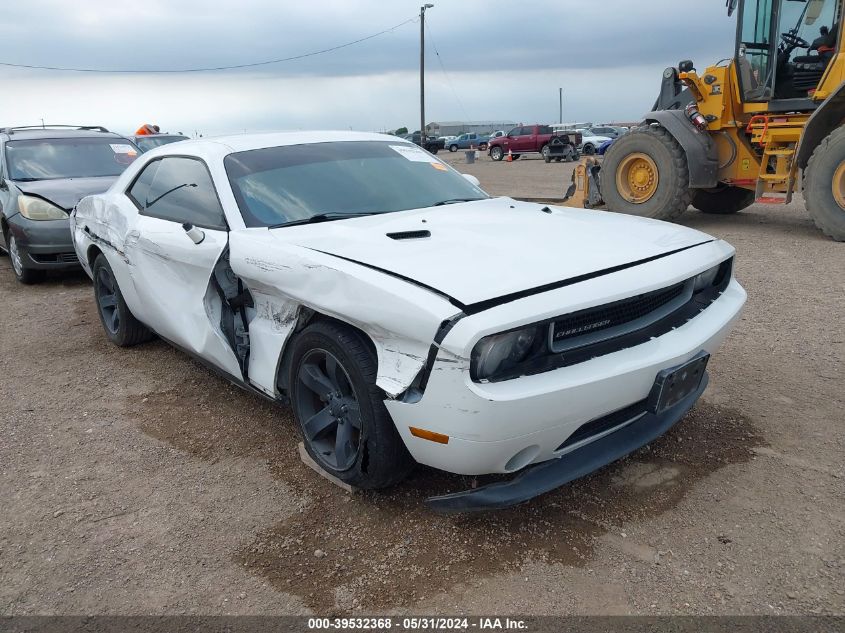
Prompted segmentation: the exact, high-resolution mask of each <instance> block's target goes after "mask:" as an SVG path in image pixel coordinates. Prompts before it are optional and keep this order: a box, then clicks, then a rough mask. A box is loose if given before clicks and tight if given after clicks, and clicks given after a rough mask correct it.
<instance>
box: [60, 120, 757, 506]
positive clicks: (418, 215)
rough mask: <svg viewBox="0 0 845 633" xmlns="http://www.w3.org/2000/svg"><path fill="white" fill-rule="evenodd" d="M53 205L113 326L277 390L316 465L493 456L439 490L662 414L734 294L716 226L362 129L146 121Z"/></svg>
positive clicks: (697, 386) (498, 502)
mask: <svg viewBox="0 0 845 633" xmlns="http://www.w3.org/2000/svg"><path fill="white" fill-rule="evenodd" d="M71 228H72V232H73V239H74V244H75V248H76V251H77V254H78V255H79V259H80V261H81V262H82V265H83V267H84V268H85V269H86V271H87V272H88V274H89V275H90V276H91V277H92V279H93V281H94V294H95V298H96V302H97V306H98V309H99V314H100V317H101V319H102V323H103V327H104V329H105V332H106V335H107V336H108V337H109V338H110V339H111V340H112V341H113V342H114V343H116V344H117V345H121V346H127V345H133V344H136V343H140V342H142V341H145V340H148V339H149V338H150V337H151V336H153V333H155V334H156V335H158V336H160V337H161V338H163V339H165V340H167V341H169V342H171V343H172V344H173V345H175V346H177V347H178V348H180V349H183V350H184V351H186V352H187V353H189V354H191V355H193V356H194V357H196V358H198V359H199V360H201V361H203V362H204V363H205V364H207V365H209V366H211V367H213V368H215V369H216V370H218V371H220V372H222V373H223V374H224V375H225V376H226V377H227V378H229V379H230V380H232V381H233V382H235V383H237V384H238V385H240V386H242V387H244V388H245V389H248V390H250V391H253V392H257V393H260V394H262V395H264V396H266V397H267V398H270V399H272V400H275V401H278V402H280V403H288V402H289V403H290V404H291V406H292V408H293V411H294V414H295V417H296V420H297V422H298V424H299V427H300V429H301V431H302V436H303V438H304V443H305V446H306V448H307V450H308V452H309V454H310V455H311V457H312V458H313V459H314V460H315V461H316V462H317V463H318V464H319V465H320V466H321V467H322V468H324V469H325V470H326V471H328V472H329V473H330V474H332V475H334V476H336V477H337V478H339V479H341V480H343V481H345V482H348V483H350V484H353V485H355V486H359V487H364V488H380V487H385V486H388V485H391V484H394V483H396V482H397V481H399V480H400V479H402V478H403V477H404V476H405V475H406V474H407V473H408V472H409V470H410V469H411V467H412V466H413V464H414V463H415V462H418V463H421V464H426V465H428V466H432V467H434V468H439V469H442V470H445V471H448V472H451V473H459V474H463V475H482V474H493V473H498V474H512V476H510V477H497V478H495V481H494V482H493V483H489V484H487V485H484V486H480V487H476V488H473V489H471V490H466V491H461V492H456V493H452V494H448V495H442V496H438V497H432V498H430V499H428V501H427V503H428V504H429V505H430V506H431V507H433V508H435V509H437V510H439V511H443V512H461V511H471V510H479V509H485V508H501V507H505V506H509V505H513V504H515V503H519V502H521V501H525V500H526V499H530V498H531V497H534V496H536V495H538V494H541V493H543V492H546V491H549V490H551V489H553V488H556V487H558V486H561V485H563V484H565V483H566V482H568V481H571V480H573V479H575V478H577V477H580V476H582V475H584V474H587V473H589V472H591V471H593V470H595V469H597V468H599V467H601V466H602V465H604V464H607V463H609V462H611V461H613V460H615V459H618V458H620V457H622V456H624V455H626V454H628V453H630V452H631V451H633V450H635V449H637V448H638V447H640V446H643V445H644V444H646V443H648V442H650V441H651V440H653V439H654V438H656V437H658V436H659V435H661V434H662V433H664V432H665V431H666V430H667V429H668V428H670V427H671V426H672V425H673V424H675V423H676V422H677V421H678V420H679V419H680V418H681V417H682V416H683V415H684V413H686V412H687V411H688V410H689V409H690V408H691V407H692V406H693V404H694V403H695V401H696V400H697V399H698V397H699V396H700V395H701V393H702V392H703V391H704V389H705V387H706V385H707V373H706V365H707V360H708V358H709V356H710V354H711V353H712V352H713V351H714V350H715V349H716V348H717V347H718V346H719V344H720V343H721V342H722V341H723V339H724V338H725V336H726V335H727V334H728V331H729V329H730V327H731V324H732V323H733V321H734V320H735V319H736V318H737V316H738V314H739V312H740V309H741V307H742V305H743V303H744V301H745V292H744V290H743V289H742V287H741V286H740V285H739V284H738V283H737V282H736V280H735V279H734V277H733V269H732V266H733V256H734V249H733V248H732V247H731V246H730V245H729V244H727V243H725V242H723V241H721V240H718V239H714V238H712V237H710V236H708V235H705V234H703V233H700V232H698V231H695V230H691V229H688V228H684V227H681V226H677V225H674V224H667V223H664V222H658V221H653V220H645V219H641V218H634V217H629V216H625V215H617V214H612V213H603V212H597V211H586V210H575V209H564V208H556V207H547V206H543V205H540V204H529V203H525V202H517V201H515V200H513V199H510V198H491V197H490V196H488V195H487V194H486V193H484V191H482V190H481V189H480V188H479V187H478V181H477V180H476V179H474V178H473V177H471V176H462V175H461V174H459V173H458V172H456V171H455V170H453V169H452V168H451V167H449V166H448V165H446V164H445V163H443V162H441V161H439V160H438V159H437V158H435V157H434V156H432V155H430V154H428V153H427V152H425V151H423V150H422V149H420V148H418V147H416V146H415V145H412V144H410V143H408V142H406V141H403V140H401V139H398V138H395V137H388V136H383V135H379V134H363V133H351V132H307V133H306V132H303V133H284V134H263V135H243V136H232V137H221V138H217V139H207V140H195V141H184V142H182V143H178V144H175V145H167V146H164V147H161V148H159V149H155V150H152V151H150V152H148V153H146V154H144V155H143V156H142V157H141V158H139V159H138V160H136V161H135V162H134V163H133V164H132V165H131V166H130V167H129V168H128V169H127V170H126V171H125V172H124V173H123V175H122V176H121V177H120V178H119V179H118V180H117V181H116V182H115V184H114V185H113V186H112V187H111V189H109V191H108V192H106V193H104V194H101V195H95V196H90V197H87V198H84V199H83V200H82V201H81V202H80V203H79V205H78V206H77V208H76V210H75V212H74V213H73V214H72V217H71Z"/></svg>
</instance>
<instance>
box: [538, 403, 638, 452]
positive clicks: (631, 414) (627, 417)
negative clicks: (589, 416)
mask: <svg viewBox="0 0 845 633" xmlns="http://www.w3.org/2000/svg"><path fill="white" fill-rule="evenodd" d="M647 407H648V401H647V400H640V401H639V402H635V403H634V404H632V405H630V406H628V407H625V408H624V409H619V410H618V411H614V412H613V413H609V414H608V415H605V416H603V417H601V418H598V419H596V420H591V421H590V422H587V423H585V424H582V425H581V426H579V427H578V428H577V429H576V430H575V432H574V433H573V434H572V435H570V436H569V437H568V438H566V441H565V442H564V443H563V444H561V445H560V446H558V447H557V448H556V449H555V452H557V451H562V450H563V449H565V448H568V447H570V446H573V445H574V444H577V443H578V442H583V441H584V440H586V439H589V438H591V437H595V436H597V435H601V434H602V433H604V432H606V431H609V430H610V429H613V428H615V427H617V426H620V425H622V424H625V423H626V422H630V421H631V420H633V419H634V418H636V417H639V416H641V415H642V414H643V413H645V412H646V411H647Z"/></svg>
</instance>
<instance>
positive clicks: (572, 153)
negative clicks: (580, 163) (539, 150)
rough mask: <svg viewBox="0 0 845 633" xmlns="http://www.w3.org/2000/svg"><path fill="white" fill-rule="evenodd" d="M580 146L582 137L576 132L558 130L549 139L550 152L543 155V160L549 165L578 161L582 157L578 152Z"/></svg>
mask: <svg viewBox="0 0 845 633" xmlns="http://www.w3.org/2000/svg"><path fill="white" fill-rule="evenodd" d="M580 145H581V135H580V134H579V133H578V132H576V131H575V130H556V131H555V133H554V134H553V135H552V137H551V138H550V139H549V143H548V146H547V148H546V149H547V150H548V151H546V152H544V153H543V159H544V160H545V161H546V162H547V163H550V162H552V161H553V160H554V161H555V162H558V163H559V162H561V161H565V162H569V161H573V160H578V159H579V158H580V157H581V154H580V153H579V152H578V147H579V146H580Z"/></svg>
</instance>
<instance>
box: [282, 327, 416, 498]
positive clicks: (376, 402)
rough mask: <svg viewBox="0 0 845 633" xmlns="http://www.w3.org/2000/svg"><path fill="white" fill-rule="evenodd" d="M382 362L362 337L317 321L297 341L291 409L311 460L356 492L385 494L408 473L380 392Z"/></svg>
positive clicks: (404, 453) (351, 330)
mask: <svg viewBox="0 0 845 633" xmlns="http://www.w3.org/2000/svg"><path fill="white" fill-rule="evenodd" d="M377 368H378V361H377V359H376V355H375V353H374V350H373V349H372V346H371V344H370V342H369V341H368V340H367V339H366V338H365V337H364V335H363V334H361V333H360V332H359V331H358V330H355V329H354V328H352V327H349V326H348V325H345V324H342V323H337V322H334V321H317V322H315V323H313V324H311V325H309V326H308V327H307V328H305V329H304V330H303V331H302V332H301V333H300V334H299V335H298V336H297V337H296V339H295V340H294V341H293V348H292V356H291V364H290V378H289V380H290V382H289V384H290V385H291V403H292V405H293V410H294V415H295V417H296V420H297V423H298V424H299V428H300V430H301V431H302V436H303V442H304V444H305V448H306V450H307V451H308V454H309V455H310V456H311V458H312V459H314V461H315V462H317V464H319V465H320V467H321V468H323V469H324V470H325V471H326V472H328V473H329V474H331V475H333V476H334V477H337V478H338V479H340V480H341V481H344V482H346V483H348V484H350V485H352V486H357V487H359V488H369V489H375V488H386V487H388V486H391V485H393V484H396V483H398V482H400V481H401V480H402V479H404V478H405V477H406V476H407V475H408V473H409V472H410V471H411V469H412V468H413V465H414V460H413V458H412V457H411V455H410V454H409V453H408V450H407V449H406V448H405V444H404V442H403V441H402V438H401V437H400V436H399V432H398V431H397V430H396V426H395V425H394V424H393V420H392V419H391V417H390V414H389V413H388V412H387V408H386V407H385V406H384V398H385V395H384V392H383V391H382V390H381V389H379V388H378V387H377V386H376V384H375V383H376V374H377Z"/></svg>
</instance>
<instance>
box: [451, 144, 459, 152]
mask: <svg viewBox="0 0 845 633" xmlns="http://www.w3.org/2000/svg"><path fill="white" fill-rule="evenodd" d="M449 151H450V152H457V151H458V146H457V145H450V146H449Z"/></svg>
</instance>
